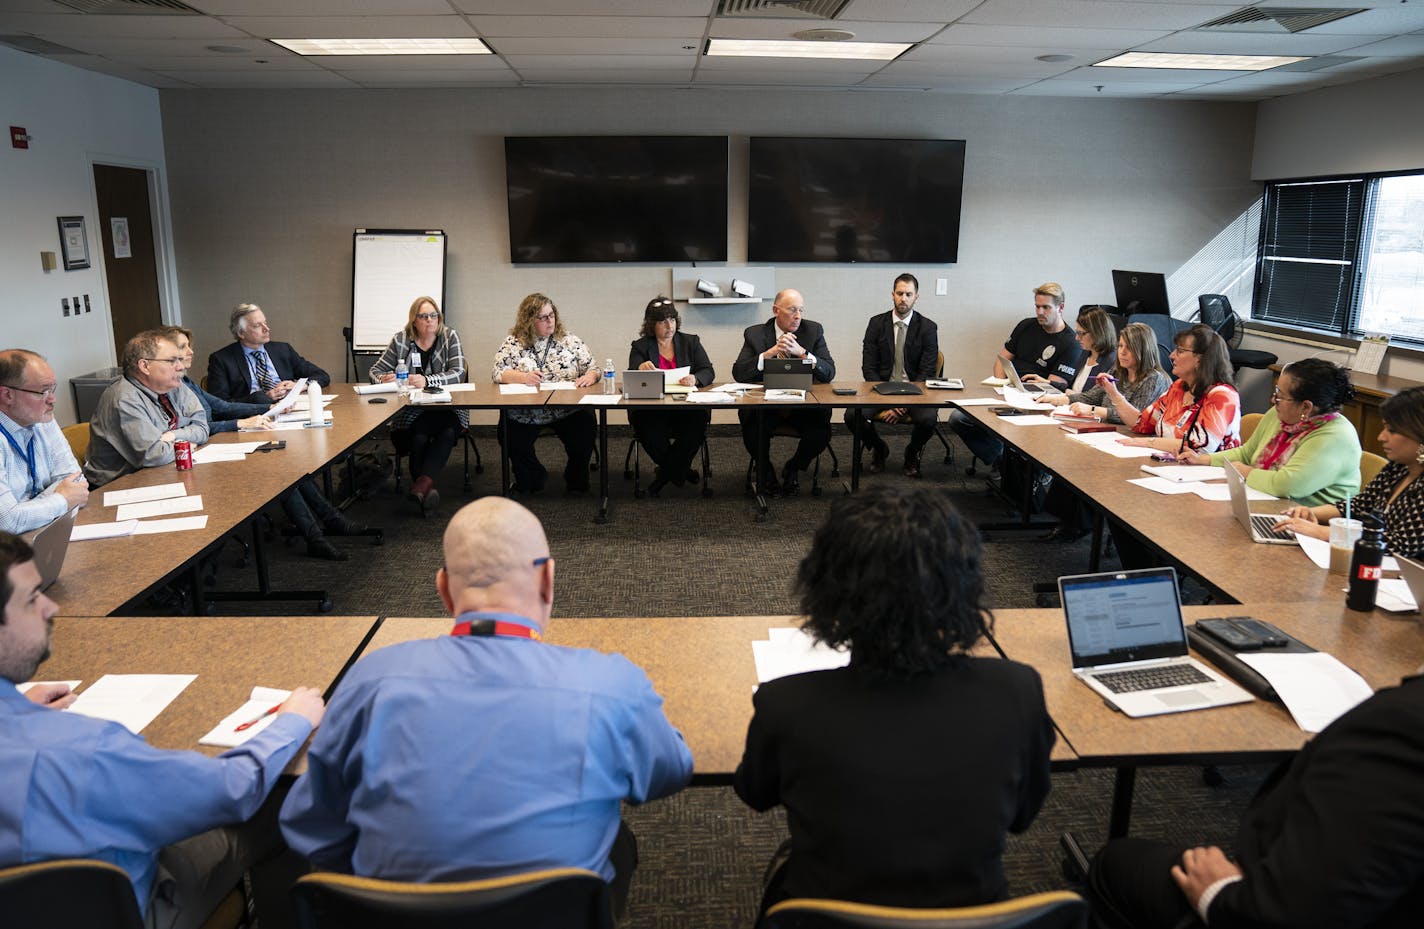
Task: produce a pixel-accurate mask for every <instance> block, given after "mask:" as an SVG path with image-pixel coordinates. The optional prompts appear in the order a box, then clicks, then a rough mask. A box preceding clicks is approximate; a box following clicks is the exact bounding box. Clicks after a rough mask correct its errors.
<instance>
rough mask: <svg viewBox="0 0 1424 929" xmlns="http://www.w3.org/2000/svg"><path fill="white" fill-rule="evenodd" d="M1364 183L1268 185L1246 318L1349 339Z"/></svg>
mask: <svg viewBox="0 0 1424 929" xmlns="http://www.w3.org/2000/svg"><path fill="white" fill-rule="evenodd" d="M1365 193H1366V181H1365V180H1364V179H1363V178H1341V179H1333V180H1322V181H1293V182H1284V183H1273V184H1268V185H1267V186H1266V202H1265V208H1264V211H1263V214H1262V220H1261V250H1260V255H1259V260H1258V261H1257V267H1256V296H1255V301H1254V308H1253V312H1252V317H1253V318H1254V319H1260V320H1263V321H1266V322H1276V323H1284V324H1286V325H1293V326H1304V327H1306V328H1309V329H1323V330H1326V331H1329V332H1332V333H1335V334H1337V335H1348V334H1349V331H1350V328H1351V324H1352V321H1353V315H1354V314H1353V306H1354V292H1355V281H1356V277H1357V273H1358V269H1359V254H1358V253H1359V243H1360V232H1361V227H1362V217H1363V213H1364V204H1365Z"/></svg>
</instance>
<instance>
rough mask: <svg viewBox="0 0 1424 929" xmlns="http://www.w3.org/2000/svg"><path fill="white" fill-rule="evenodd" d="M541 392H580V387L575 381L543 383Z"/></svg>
mask: <svg viewBox="0 0 1424 929" xmlns="http://www.w3.org/2000/svg"><path fill="white" fill-rule="evenodd" d="M539 389H540V390H578V385H577V384H575V383H574V382H573V381H542V382H540V384H539Z"/></svg>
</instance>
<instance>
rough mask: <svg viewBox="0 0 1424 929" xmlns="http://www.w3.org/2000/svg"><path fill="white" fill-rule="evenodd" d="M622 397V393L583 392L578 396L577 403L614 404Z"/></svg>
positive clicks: (589, 404)
mask: <svg viewBox="0 0 1424 929" xmlns="http://www.w3.org/2000/svg"><path fill="white" fill-rule="evenodd" d="M622 399H623V395H622V394H584V395H583V396H582V397H579V405H580V406H583V405H588V406H616V405H617V404H618V401H620V400H622Z"/></svg>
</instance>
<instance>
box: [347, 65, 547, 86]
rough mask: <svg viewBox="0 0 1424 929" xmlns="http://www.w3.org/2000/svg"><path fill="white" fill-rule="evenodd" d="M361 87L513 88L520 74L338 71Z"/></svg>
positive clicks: (434, 71)
mask: <svg viewBox="0 0 1424 929" xmlns="http://www.w3.org/2000/svg"><path fill="white" fill-rule="evenodd" d="M337 73H339V74H340V75H341V76H342V77H344V78H346V79H347V80H349V81H354V82H356V83H357V84H360V85H361V86H362V87H513V86H515V85H517V84H518V83H519V77H518V75H516V74H515V73H514V72H513V71H510V70H508V69H505V70H503V71H445V70H439V69H437V70H433V71H363V70H350V69H342V70H341V71H339V72H337Z"/></svg>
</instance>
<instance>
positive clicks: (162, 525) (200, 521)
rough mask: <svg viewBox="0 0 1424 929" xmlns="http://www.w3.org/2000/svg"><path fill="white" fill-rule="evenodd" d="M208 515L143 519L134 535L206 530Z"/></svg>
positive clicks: (137, 525)
mask: <svg viewBox="0 0 1424 929" xmlns="http://www.w3.org/2000/svg"><path fill="white" fill-rule="evenodd" d="M207 526H208V514H206V513H204V514H203V515H202V516H175V517H173V518H172V519H141V520H139V521H138V523H137V524H136V525H135V526H134V535H157V534H158V533H160V532H182V531H184V530H187V529H206V528H207Z"/></svg>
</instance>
